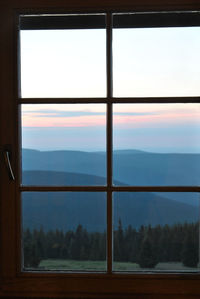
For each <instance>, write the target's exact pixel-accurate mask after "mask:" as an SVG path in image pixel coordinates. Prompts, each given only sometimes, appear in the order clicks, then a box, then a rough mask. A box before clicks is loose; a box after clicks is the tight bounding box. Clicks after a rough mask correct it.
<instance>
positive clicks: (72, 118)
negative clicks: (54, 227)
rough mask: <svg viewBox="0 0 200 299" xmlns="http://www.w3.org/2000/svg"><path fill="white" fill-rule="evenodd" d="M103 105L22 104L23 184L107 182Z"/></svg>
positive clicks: (95, 183) (92, 183)
mask: <svg viewBox="0 0 200 299" xmlns="http://www.w3.org/2000/svg"><path fill="white" fill-rule="evenodd" d="M105 148H106V106H105V105H104V104H93V105H90V104H83V105H81V104H80V105H79V104H75V105H71V104H63V105H62V104H52V105H46V104H44V105H43V104H41V105H22V171H23V174H22V182H23V184H24V185H104V184H105V181H106V179H105V177H106V154H105Z"/></svg>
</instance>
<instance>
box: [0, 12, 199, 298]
mask: <svg viewBox="0 0 200 299" xmlns="http://www.w3.org/2000/svg"><path fill="white" fill-rule="evenodd" d="M85 11H87V10H86V9H84V12H80V11H79V12H78V13H77V12H76V10H75V9H74V10H73V12H71V11H70V12H69V11H67V9H66V10H65V11H64V12H63V11H62V13H61V12H55V11H53V12H52V11H48V12H45V13H44V12H42V11H40V12H39V13H38V11H37V10H35V11H34V10H33V11H31V13H30V11H29V12H27V11H26V12H24V11H22V10H21V11H20V12H19V14H18V16H19V32H18V33H19V35H18V37H20V38H18V37H17V38H16V40H17V41H18V46H19V48H18V58H17V59H16V61H18V63H17V64H16V65H17V67H16V73H17V74H18V76H16V77H15V84H16V88H15V89H16V93H15V99H14V100H13V94H12V93H10V94H9V95H8V96H7V99H8V98H10V100H9V103H10V104H9V105H11V106H10V108H9V109H8V111H13V112H12V113H15V117H13V120H16V121H18V127H17V128H16V130H15V131H14V129H11V128H9V129H8V134H6V137H5V138H4V139H3V140H8V141H6V142H4V143H5V144H10V143H13V144H15V148H16V149H17V151H16V152H15V151H13V150H12V147H10V146H6V147H2V151H3V153H4V156H5V154H6V157H7V158H9V159H10V164H11V166H12V167H13V168H14V174H16V180H15V181H14V182H13V181H8V179H7V180H6V179H5V178H4V180H5V182H6V183H5V187H4V188H2V191H1V192H2V195H6V196H7V198H8V201H7V202H6V203H5V202H4V201H2V228H1V230H2V257H6V259H5V261H3V259H2V277H3V278H4V282H5V283H4V286H3V291H2V294H5V292H7V294H12V295H21V294H22V293H23V294H25V295H27V294H31V295H33V294H34V295H35V296H39V295H40V294H41V292H43V294H45V295H49V294H51V295H52V294H53V295H55V296H63V295H65V296H69V297H70V296H76V297H78V296H85V297H86V296H93V297H97V296H101V297H105V296H108V294H109V296H121V295H122V294H123V296H124V297H127V296H129V295H133V294H134V293H137V294H139V293H141V294H143V295H144V294H157V295H158V294H163V295H164V294H166V290H164V289H165V287H164V289H163V287H162V286H164V285H165V284H166V283H168V284H169V285H170V287H169V289H168V291H167V293H168V294H170V295H172V294H175V295H177V294H180V293H183V290H185V291H184V292H185V293H186V294H188V295H189V296H190V295H191V294H197V293H198V280H199V268H198V267H199V212H198V211H199V187H198V186H199V181H198V177H199V146H200V144H199V128H200V127H199V125H200V124H199V114H200V112H199V108H200V106H199V84H198V78H199V68H198V60H199V57H198V53H199V47H200V39H199V31H200V29H199V28H200V17H199V13H198V12H197V11H194V10H192V9H190V10H189V11H180V10H173V12H172V11H170V12H166V11H165V10H164V9H163V10H162V11H160V12H159V9H158V11H157V12H153V11H149V10H148V9H146V10H145V12H142V11H140V10H139V9H138V11H137V12H136V11H135V10H132V9H130V11H132V12H130V13H127V12H122V11H120V10H119V11H115V12H111V11H110V10H106V9H105V10H104V11H103V12H102V10H99V9H96V10H95V13H94V12H90V11H89V12H88V13H85ZM4 38H5V36H4ZM16 44H17V42H16ZM16 48H17V47H15V50H16ZM3 53H4V54H2V57H4V56H6V57H9V55H8V54H7V53H6V51H5V52H3ZM7 55H8V56H7ZM16 56H17V55H16ZM6 62H7V63H8V60H7V61H5V62H4V63H5V65H6ZM13 64H14V63H13ZM13 64H12V61H11V63H10V65H12V67H13ZM4 69H5V67H4ZM19 73H20V75H19ZM5 82H9V78H6V79H5ZM19 82H20V84H19ZM8 85H9V84H8ZM8 85H7V86H8ZM3 90H5V87H4V89H3ZM9 105H8V104H7V103H6V102H3V103H2V107H4V108H3V109H5V107H6V108H8V107H9ZM11 107H12V108H11ZM13 107H15V108H16V109H15V110H12V109H13ZM3 111H5V110H3ZM13 115H14V114H13ZM11 116H12V114H11V113H10V112H9V117H8V120H10V119H11V118H12V117H11ZM13 120H12V122H11V123H12V126H13V127H14V125H15V124H16V122H14V121H13ZM2 123H3V128H5V123H6V121H4V122H3V121H2ZM13 134H14V136H13ZM10 140H12V142H10ZM16 144H17V146H16ZM19 157H20V159H19ZM9 159H8V160H7V163H9ZM2 166H3V165H2ZM8 166H9V165H8ZM16 169H17V170H18V171H16ZM2 171H3V173H4V172H5V173H6V171H7V170H6V168H5V167H2ZM2 186H3V185H2ZM15 195H16V197H15V201H14V203H13V202H12V200H13V198H14V196H15ZM9 205H11V209H10V212H9V213H8V211H7V210H8V207H9ZM4 211H7V212H5V215H3V214H4ZM6 217H8V219H13V220H12V222H11V224H10V225H9V224H8V223H9V222H8V223H7V219H6ZM14 223H15V225H16V226H15V229H14V227H13V224H14ZM8 233H11V235H10V238H11V242H12V244H13V245H14V248H15V249H14V252H15V253H16V254H15V255H14V256H13V251H12V249H11V248H6V247H5V244H8V240H9V239H8ZM3 242H5V244H3ZM6 250H7V252H6ZM10 257H12V258H11V260H10V261H9V262H8V258H10ZM7 262H8V267H7V264H6V263H7ZM135 280H137V281H138V283H139V284H137V286H136V285H135V284H134V282H135ZM147 280H148V281H149V283H150V284H151V286H144V283H145V282H147ZM160 281H161V282H162V286H159V287H157V288H155V286H156V285H157V284H158V282H160ZM26 282H28V283H27V284H26ZM25 285H26V286H25ZM24 287H25V288H24Z"/></svg>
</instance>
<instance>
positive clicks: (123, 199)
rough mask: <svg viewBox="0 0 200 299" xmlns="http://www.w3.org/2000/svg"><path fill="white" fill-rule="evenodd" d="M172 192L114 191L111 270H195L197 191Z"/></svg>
mask: <svg viewBox="0 0 200 299" xmlns="http://www.w3.org/2000/svg"><path fill="white" fill-rule="evenodd" d="M176 194H177V197H175V195H176ZM176 194H170V193H138V192H135V193H128V192H127V193H125V192H123V193H115V194H114V270H115V271H145V270H150V271H178V272H184V271H185V272H187V271H198V267H199V195H198V194H197V193H191V194H190V193H184V194H183V193H176ZM172 197H174V200H171V198H172Z"/></svg>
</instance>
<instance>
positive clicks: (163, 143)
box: [21, 27, 200, 153]
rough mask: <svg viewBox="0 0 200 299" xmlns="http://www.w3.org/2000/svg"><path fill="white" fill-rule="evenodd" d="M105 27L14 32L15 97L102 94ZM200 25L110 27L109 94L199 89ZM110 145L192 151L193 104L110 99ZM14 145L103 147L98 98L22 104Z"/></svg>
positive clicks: (196, 146) (196, 122)
mask: <svg viewBox="0 0 200 299" xmlns="http://www.w3.org/2000/svg"><path fill="white" fill-rule="evenodd" d="M105 33H106V32H105V30H103V29H98V30H35V31H30V30H28V31H27V30H26V31H21V91H22V94H21V96H22V98H34V97H36V98H37V97H39V98H43V97H57V98H59V97H61V98H62V97H69V98H71V97H72V98H73V97H83V98H84V97H89V98H93V97H105V96H106V35H105ZM199 53H200V27H195V28H153V29H114V32H113V95H114V97H165V96H167V97H171V96H183V97H184V96H199V95H200V84H199V78H200V68H199V65H200V57H199ZM113 111H114V114H113V147H114V149H141V150H146V151H151V152H199V153H200V140H199V139H200V138H199V132H200V104H163V105H161V104H114V106H113ZM22 147H23V148H32V149H39V150H52V149H54V150H55V149H56V150H59V149H62V150H63V149H71V150H74V149H75V150H85V151H105V150H106V105H105V104H73V105H72V104H51V105H50V104H48V105H47V104H40V105H39V104H35V105H30V104H23V105H22Z"/></svg>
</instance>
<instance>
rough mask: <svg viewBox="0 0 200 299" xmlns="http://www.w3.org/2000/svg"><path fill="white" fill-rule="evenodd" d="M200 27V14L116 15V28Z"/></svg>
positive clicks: (114, 22) (114, 23) (114, 24)
mask: <svg viewBox="0 0 200 299" xmlns="http://www.w3.org/2000/svg"><path fill="white" fill-rule="evenodd" d="M190 26H191V27H192V26H200V14H199V12H157V13H155V12H152V13H151V12H150V13H130V14H115V15H114V18H113V27H114V28H154V27H190Z"/></svg>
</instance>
